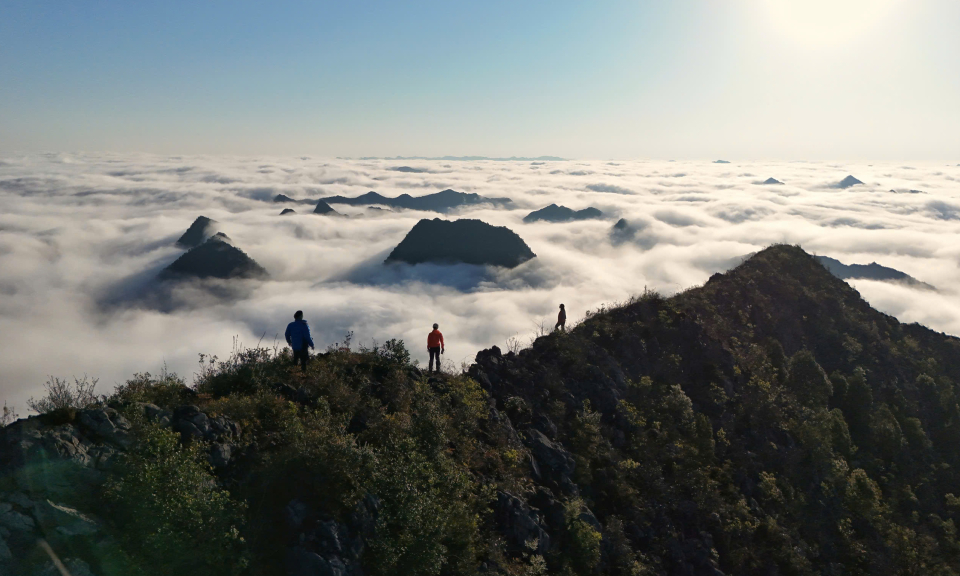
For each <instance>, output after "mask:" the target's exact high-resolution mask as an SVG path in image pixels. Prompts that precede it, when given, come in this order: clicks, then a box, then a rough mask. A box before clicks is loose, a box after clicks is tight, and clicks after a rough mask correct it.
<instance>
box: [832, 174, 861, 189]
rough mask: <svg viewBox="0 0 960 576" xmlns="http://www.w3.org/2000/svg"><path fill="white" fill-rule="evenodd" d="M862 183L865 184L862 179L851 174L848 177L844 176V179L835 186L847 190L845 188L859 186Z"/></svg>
mask: <svg viewBox="0 0 960 576" xmlns="http://www.w3.org/2000/svg"><path fill="white" fill-rule="evenodd" d="M860 184H863V182H861V181H860V180H858V179H856V178H854V177H853V176H852V175H849V176H847V177H846V178H844V179H843V180H841V181H839V182H837V183H836V184H835V185H834V188H840V189H843V190H845V189H847V188H850V187H852V186H859V185H860Z"/></svg>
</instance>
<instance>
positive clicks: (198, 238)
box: [177, 216, 218, 248]
mask: <svg viewBox="0 0 960 576" xmlns="http://www.w3.org/2000/svg"><path fill="white" fill-rule="evenodd" d="M217 225H218V222H217V221H216V220H211V219H210V218H207V217H206V216H198V217H197V219H196V220H194V221H193V224H191V225H190V227H189V228H187V231H186V232H184V233H183V235H182V236H180V238H179V239H178V240H177V246H179V247H181V248H193V247H195V246H199V245H200V244H203V242H204V241H206V240H207V238H210V237H211V236H213V235H214V234H216V233H217V229H218V228H217Z"/></svg>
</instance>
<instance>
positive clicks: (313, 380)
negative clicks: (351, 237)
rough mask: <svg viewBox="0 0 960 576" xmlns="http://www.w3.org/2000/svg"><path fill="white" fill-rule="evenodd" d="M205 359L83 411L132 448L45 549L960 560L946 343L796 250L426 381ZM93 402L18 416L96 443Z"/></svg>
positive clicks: (337, 361) (950, 568) (392, 368)
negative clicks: (107, 420) (84, 540)
mask: <svg viewBox="0 0 960 576" xmlns="http://www.w3.org/2000/svg"><path fill="white" fill-rule="evenodd" d="M203 366H204V369H203V370H202V373H201V374H200V376H199V378H198V381H197V383H196V385H195V386H194V387H188V386H186V385H185V384H184V383H183V382H182V381H180V380H178V379H176V378H175V377H169V376H166V377H163V378H159V379H158V378H151V377H149V376H148V375H144V376H140V377H137V378H135V379H133V380H131V381H130V382H128V383H127V384H126V385H125V386H123V387H121V388H120V389H119V390H117V392H116V393H115V394H114V395H112V396H111V397H110V398H109V399H104V400H103V404H104V405H108V406H111V407H113V408H114V409H116V410H117V411H119V412H118V414H122V415H125V416H126V418H127V419H128V420H129V421H130V423H131V425H130V430H131V434H133V436H134V437H135V439H134V440H131V441H130V442H128V443H127V444H128V447H127V448H125V449H122V450H119V453H118V455H117V456H116V460H115V463H114V464H113V465H112V466H110V467H109V469H108V472H107V474H106V477H105V479H104V482H105V487H106V489H105V490H102V491H100V492H97V493H96V494H94V495H89V494H87V495H85V496H83V498H81V497H80V496H79V495H74V496H69V497H68V496H63V497H62V498H65V499H66V501H68V502H67V503H69V504H71V505H76V506H78V507H79V506H84V507H85V508H84V509H87V510H100V511H102V512H101V514H100V516H101V517H102V518H104V519H105V520H104V524H105V527H104V530H105V531H106V532H108V533H109V534H110V535H111V536H110V538H113V540H112V541H113V542H115V545H113V547H110V546H104V545H100V546H99V547H97V548H96V549H95V553H93V552H89V551H87V552H86V556H84V554H85V552H84V550H82V549H78V548H77V547H73V548H71V547H70V544H69V542H64V543H62V546H63V547H65V549H67V550H69V553H70V554H72V555H74V556H76V557H78V558H84V560H85V561H86V562H87V563H88V564H90V565H91V566H92V567H93V568H94V569H95V570H97V571H96V573H97V574H113V573H133V570H140V571H141V572H142V573H144V574H173V573H177V572H182V571H183V570H184V569H185V567H187V566H191V565H192V566H203V567H205V568H204V569H205V573H210V574H248V573H249V574H361V573H363V574H384V575H385V574H476V573H478V572H481V573H490V574H511V575H521V574H617V575H620V574H623V575H627V574H629V575H639V574H713V575H717V574H722V573H728V574H798V575H801V574H810V575H813V574H824V575H826V574H954V573H956V572H957V570H958V569H960V544H958V542H957V539H956V525H955V522H956V521H957V520H958V518H957V515H958V514H960V498H958V497H957V496H956V494H957V493H958V490H960V488H958V486H960V483H958V480H960V478H958V474H957V472H956V470H958V466H960V441H958V440H960V435H958V433H960V406H958V398H957V393H958V391H957V388H956V383H957V382H958V381H960V340H958V339H956V338H953V337H949V336H945V335H943V334H938V333H935V332H933V331H930V330H928V329H926V328H923V327H921V326H917V325H903V324H901V323H899V322H897V321H896V320H895V319H893V318H891V317H889V316H886V315H883V314H881V313H879V312H877V311H875V310H873V309H871V308H870V307H869V306H868V305H867V304H866V303H865V302H864V301H863V300H862V299H861V298H860V297H859V295H858V294H857V292H856V291H855V290H853V289H852V288H851V287H850V286H848V285H847V284H845V283H844V282H842V281H841V280H838V279H836V278H834V277H833V276H831V275H830V274H829V272H827V271H826V270H825V269H824V268H823V267H822V266H821V265H820V264H819V263H817V262H816V261H815V260H814V259H813V258H812V257H810V256H809V255H807V254H805V253H804V252H803V251H801V250H800V249H799V248H795V247H789V246H776V247H773V248H770V249H767V250H764V251H763V252H760V253H759V254H757V255H756V256H754V257H753V258H751V259H750V260H748V261H747V262H746V263H744V264H743V265H741V266H739V267H738V268H737V269H735V270H733V271H731V272H729V273H727V274H722V275H716V276H714V277H713V278H711V279H710V281H709V282H708V283H707V284H706V285H704V286H703V287H700V288H696V289H693V290H689V291H687V292H685V293H682V294H679V295H678V296H675V297H673V298H670V299H664V298H661V297H659V296H658V295H656V294H645V295H643V296H642V297H640V298H638V299H636V300H634V301H632V302H630V303H627V304H625V305H622V306H618V307H615V308H612V309H609V310H600V311H598V312H597V313H595V314H592V315H590V316H589V317H588V318H587V319H586V320H585V321H584V322H582V323H581V324H580V325H578V326H577V327H576V328H574V329H573V330H571V331H570V332H568V333H555V334H551V335H549V336H545V337H541V338H539V339H537V341H536V342H535V343H534V344H533V346H531V347H530V348H529V349H526V350H522V351H519V353H513V352H511V353H507V354H503V353H502V352H501V351H500V350H499V349H496V348H493V349H490V350H486V351H483V352H481V353H479V354H478V355H477V361H476V364H474V365H473V366H471V367H470V369H469V371H468V372H467V373H466V374H462V375H456V376H449V375H445V376H442V377H427V376H425V375H423V374H421V373H420V371H419V369H418V368H417V367H416V366H415V365H414V364H411V362H410V359H409V354H408V353H407V351H406V350H405V348H404V347H403V345H402V343H399V342H396V341H391V342H388V343H387V344H385V345H383V346H377V347H374V348H372V349H362V350H359V351H349V350H346V349H331V350H330V351H328V352H327V353H326V354H322V355H319V356H318V357H317V358H316V359H315V360H314V361H313V362H312V363H311V364H310V367H309V369H308V371H307V372H306V373H305V374H301V373H300V372H299V370H298V369H295V368H293V367H292V365H291V363H290V358H289V356H288V355H285V354H279V355H274V354H271V353H269V352H268V351H265V350H253V351H247V352H244V353H241V354H238V355H236V356H235V357H233V358H231V359H230V360H229V361H227V362H217V361H204V363H203ZM104 410H106V409H104ZM89 412H90V410H82V411H80V412H77V411H76V410H74V411H73V413H71V412H70V410H69V409H63V408H60V409H58V410H56V411H54V412H52V413H50V414H47V415H45V416H44V417H43V418H45V419H46V420H45V422H46V423H45V424H36V426H40V428H36V427H35V428H30V430H34V429H36V430H40V429H42V428H43V427H44V426H46V427H47V428H50V427H53V426H61V428H57V430H59V432H57V433H58V434H62V433H63V430H64V428H63V426H75V429H76V430H79V432H77V434H80V435H81V436H82V435H84V434H86V435H89V436H90V437H91V438H94V437H95V436H96V434H95V433H94V432H90V430H102V429H103V428H94V427H91V426H93V425H92V424H90V423H89V421H90V416H89ZM110 417H111V418H113V421H114V422H115V423H119V422H120V420H119V419H118V418H117V417H114V416H110ZM28 422H30V421H20V422H19V423H17V424H14V425H13V426H10V427H7V428H5V429H4V430H3V431H2V432H0V436H3V435H5V436H6V437H7V440H6V441H4V442H0V461H3V462H5V463H6V462H9V463H12V464H13V465H15V466H27V465H28V464H29V462H30V461H29V458H28V457H26V456H23V457H21V456H16V457H14V456H15V455H16V454H18V453H17V452H16V451H15V450H14V449H13V448H10V447H11V446H14V445H16V446H20V445H22V444H20V443H19V442H21V440H22V439H23V438H26V437H27V435H26V434H27V432H29V430H27V428H28V426H27V424H26V423H28ZM74 423H75V424H74ZM31 426H34V424H31ZM17 427H19V428H17ZM118 427H120V428H122V426H119V424H118ZM21 429H23V430H21ZM50 429H52V428H50ZM51 433H52V432H51ZM31 434H32V432H31ZM98 438H99V440H104V438H107V437H106V436H103V437H98ZM118 438H120V440H122V437H118ZM94 439H96V438H94ZM14 440H15V441H16V442H14ZM120 440H117V439H114V441H115V442H120ZM91 450H92V449H91ZM24 462H26V464H24ZM24 469H30V468H29V467H28V466H27V467H26V468H24ZM21 476H22V474H21ZM5 481H6V480H0V501H2V500H3V499H4V498H6V496H4V494H8V493H10V491H11V490H13V488H11V487H9V486H8V485H7V484H4V483H3V482H5ZM11 482H12V480H11ZM24 485H25V483H24V482H22V481H21V482H20V483H19V484H18V486H19V487H20V488H19V489H21V490H25V489H24V488H23V486H24ZM5 491H6V492H5ZM30 495H31V497H34V498H35V499H36V497H35V496H33V493H32V492H31V493H30ZM84 498H85V499H84ZM0 506H2V504H0ZM17 510H20V511H21V512H22V511H24V510H26V509H25V508H24V507H23V505H19V504H18V505H16V507H15V508H14V512H16V511H17ZM0 512H2V510H0ZM2 519H3V518H2V514H0V521H2ZM61 540H62V538H61ZM108 540H109V539H108ZM53 543H54V544H55V545H59V544H58V542H57V541H54V542H53ZM118 566H120V567H122V569H121V568H117V567H118Z"/></svg>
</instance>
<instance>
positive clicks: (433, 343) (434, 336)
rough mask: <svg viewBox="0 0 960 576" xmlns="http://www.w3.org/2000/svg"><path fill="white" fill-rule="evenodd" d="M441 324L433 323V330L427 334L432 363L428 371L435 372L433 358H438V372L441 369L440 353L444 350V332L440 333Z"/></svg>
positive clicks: (428, 350)
mask: <svg viewBox="0 0 960 576" xmlns="http://www.w3.org/2000/svg"><path fill="white" fill-rule="evenodd" d="M438 328H440V325H439V324H434V325H433V332H431V333H429V334H427V352H429V353H430V364H429V368H428V369H427V371H428V372H433V359H434V358H436V359H437V372H439V371H440V355H441V354H443V352H444V344H443V334H441V333H440V330H438Z"/></svg>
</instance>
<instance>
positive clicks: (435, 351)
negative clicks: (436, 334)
mask: <svg viewBox="0 0 960 576" xmlns="http://www.w3.org/2000/svg"><path fill="white" fill-rule="evenodd" d="M427 350H428V351H429V352H430V367H429V368H427V370H429V371H431V372H432V371H433V359H434V358H436V359H437V372H439V371H440V347H439V346H437V347H436V348H427Z"/></svg>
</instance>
